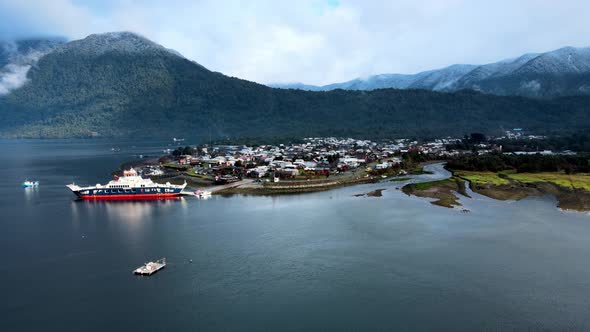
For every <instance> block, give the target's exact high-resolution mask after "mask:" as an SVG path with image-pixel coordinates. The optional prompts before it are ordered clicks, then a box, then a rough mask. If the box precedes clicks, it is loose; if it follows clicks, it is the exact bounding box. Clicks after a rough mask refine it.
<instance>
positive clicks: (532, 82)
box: [271, 47, 590, 98]
mask: <svg viewBox="0 0 590 332" xmlns="http://www.w3.org/2000/svg"><path fill="white" fill-rule="evenodd" d="M271 86H273V87H277V88H283V89H303V90H310V91H329V90H334V89H345V90H375V89H383V88H396V89H428V90H433V91H443V92H453V91H459V90H465V89H469V90H475V91H480V92H483V93H489V94H496V95H502V96H509V95H516V96H527V97H542V98H552V97H557V96H573V95H589V94H590V48H575V47H564V48H560V49H558V50H555V51H551V52H547V53H540V54H525V55H523V56H520V57H518V58H514V59H507V60H502V61H499V62H496V63H491V64H486V65H479V66H477V65H452V66H449V67H446V68H442V69H437V70H431V71H426V72H421V73H418V74H413V75H404V74H381V75H375V76H370V77H368V78H366V79H360V78H357V79H354V80H352V81H348V82H344V83H335V84H329V85H324V86H313V85H305V84H302V83H298V84H295V85H293V84H272V85H271Z"/></svg>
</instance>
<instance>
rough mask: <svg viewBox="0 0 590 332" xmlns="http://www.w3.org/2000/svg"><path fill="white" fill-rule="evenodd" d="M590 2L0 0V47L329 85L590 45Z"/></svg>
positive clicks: (242, 76)
mask: <svg viewBox="0 0 590 332" xmlns="http://www.w3.org/2000/svg"><path fill="white" fill-rule="evenodd" d="M589 22H590V1H589V0H560V1H557V0H481V1H480V0H389V1H387V0H384V1H377V0H375V1H371V0H364V1H363V0H298V1H278V0H249V1H234V0H202V1H199V0H193V1H189V0H168V1H156V0H151V1H150V0H148V1H146V0H143V1H139V0H116V1H115V0H94V1H83V0H47V1H44V0H38V1H33V0H0V38H2V39H14V38H24V37H32V36H47V35H59V36H64V37H67V38H68V39H79V38H83V37H85V36H87V35H89V34H91V33H99V32H107V31H121V30H126V31H133V32H137V33H140V34H142V35H144V36H145V37H147V38H150V39H152V40H154V41H156V42H157V43H159V44H162V45H164V46H166V47H168V48H173V49H175V50H177V51H179V52H180V53H182V54H183V55H184V56H186V57H187V58H190V59H192V60H195V61H197V62H198V63H200V64H202V65H204V66H205V67H207V68H209V69H211V70H215V71H220V72H222V73H224V74H227V75H231V76H237V77H240V78H244V79H248V80H252V81H256V82H260V83H273V82H304V83H309V84H327V83H334V82H341V81H347V80H350V79H353V78H356V77H364V76H368V75H371V74H380V73H415V72H419V71H423V70H428V69H434V68H439V67H444V66H447V65H450V64H454V63H473V64H480V63H487V62H494V61H497V60H499V59H503V58H509V57H515V56H519V55H521V54H523V53H527V52H542V51H549V50H552V49H556V48H560V47H562V46H578V47H585V46H590V41H589V40H590V23H589Z"/></svg>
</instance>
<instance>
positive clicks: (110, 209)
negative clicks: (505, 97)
mask: <svg viewBox="0 0 590 332" xmlns="http://www.w3.org/2000/svg"><path fill="white" fill-rule="evenodd" d="M73 203H74V204H72V214H74V215H76V214H77V212H78V211H77V210H78V209H79V208H81V207H83V208H85V209H86V210H87V212H88V213H89V214H90V215H93V216H101V215H104V214H106V216H104V217H105V218H107V219H108V220H123V221H127V222H129V223H132V224H137V223H140V222H141V221H142V220H144V219H146V218H150V217H152V216H154V215H160V214H165V213H166V212H167V211H169V210H171V209H179V208H180V209H186V203H184V199H183V198H179V197H174V198H166V199H159V200H153V199H152V200H128V201H122V200H121V201H92V200H76V201H74V202H73Z"/></svg>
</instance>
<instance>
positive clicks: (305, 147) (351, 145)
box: [175, 137, 456, 178]
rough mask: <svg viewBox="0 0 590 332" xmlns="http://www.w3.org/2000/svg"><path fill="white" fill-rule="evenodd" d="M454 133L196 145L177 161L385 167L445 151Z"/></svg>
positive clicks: (204, 169)
mask: <svg viewBox="0 0 590 332" xmlns="http://www.w3.org/2000/svg"><path fill="white" fill-rule="evenodd" d="M453 142H456V140H454V139H437V140H435V141H432V142H422V143H419V142H418V141H411V140H409V139H396V140H388V141H381V142H375V141H371V140H359V139H353V138H335V137H323V138H305V139H304V140H303V142H301V143H293V144H279V145H258V146H243V145H214V146H208V145H203V146H197V147H196V149H194V151H195V153H194V154H192V155H181V156H178V158H177V159H176V161H175V162H176V163H177V164H179V165H190V167H192V168H194V171H195V173H197V174H203V175H212V176H220V175H223V176H228V175H229V176H236V177H253V178H260V177H266V176H269V175H271V174H272V175H274V176H275V177H281V178H293V177H296V176H298V175H304V176H330V175H334V174H339V173H343V172H347V171H351V170H355V169H358V168H362V169H365V168H367V167H370V168H372V169H375V170H385V169H388V168H391V167H395V166H398V165H399V164H400V163H401V162H402V155H403V154H405V153H420V154H434V155H439V156H441V157H442V156H448V155H449V152H448V151H447V150H446V148H445V147H446V146H447V145H448V144H450V143H453Z"/></svg>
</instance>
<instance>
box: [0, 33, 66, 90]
mask: <svg viewBox="0 0 590 332" xmlns="http://www.w3.org/2000/svg"><path fill="white" fill-rule="evenodd" d="M63 42H64V41H63V40H62V39H58V38H55V39H25V40H17V41H0V95H4V94H7V93H9V92H10V91H12V90H14V89H18V88H20V87H21V86H22V85H23V84H25V82H26V81H27V73H28V72H29V69H31V66H33V65H35V64H36V63H37V61H38V60H39V59H40V58H41V57H42V56H43V55H45V54H47V53H49V52H50V51H52V50H53V49H55V48H56V47H57V46H58V45H60V44H62V43H63Z"/></svg>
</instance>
